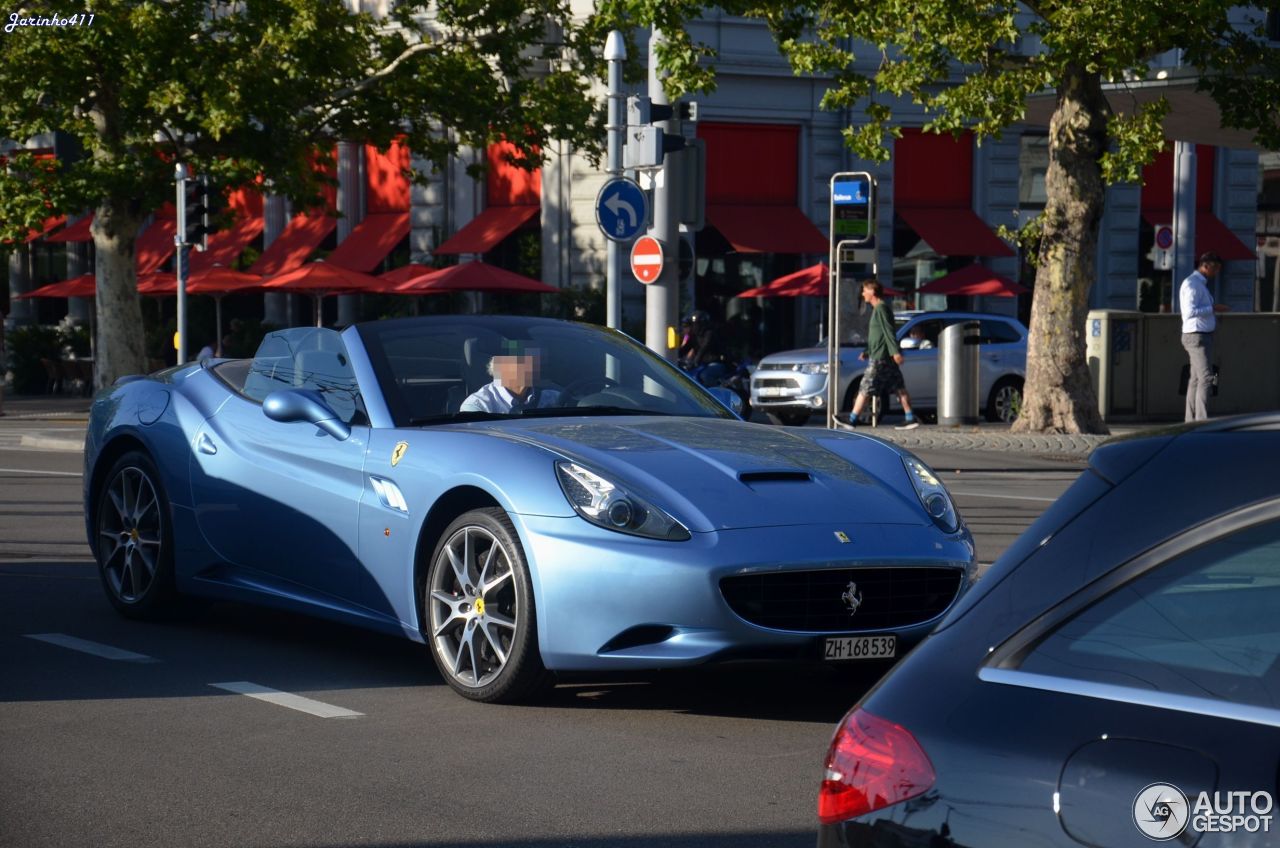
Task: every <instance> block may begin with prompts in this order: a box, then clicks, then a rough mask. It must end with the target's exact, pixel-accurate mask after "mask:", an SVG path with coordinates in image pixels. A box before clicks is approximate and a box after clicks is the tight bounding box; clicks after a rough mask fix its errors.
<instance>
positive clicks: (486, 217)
mask: <svg viewBox="0 0 1280 848" xmlns="http://www.w3.org/2000/svg"><path fill="white" fill-rule="evenodd" d="M541 208H542V207H540V206H533V205H520V206H490V207H489V208H488V209H486V210H484V211H483V212H481V213H480V214H479V215H477V216H476V217H474V218H472V219H471V223H469V224H467V225H466V226H465V227H463V228H462V229H460V230H458V231H457V232H456V233H454V234H453V236H451V237H450V238H449V239H448V240H446V241H445V243H444V244H442V245H440V246H439V247H437V248H436V249H435V251H434V252H435V253H488V252H489V251H490V250H493V248H494V247H495V246H496V245H497V244H498V242H500V241H502V240H503V239H504V238H506V237H507V236H509V235H511V234H512V233H514V232H515V231H516V230H518V229H520V227H521V226H523V225H524V223H525V222H526V221H528V220H530V219H531V218H533V217H534V216H535V215H537V214H538V212H539V210H540V209H541Z"/></svg>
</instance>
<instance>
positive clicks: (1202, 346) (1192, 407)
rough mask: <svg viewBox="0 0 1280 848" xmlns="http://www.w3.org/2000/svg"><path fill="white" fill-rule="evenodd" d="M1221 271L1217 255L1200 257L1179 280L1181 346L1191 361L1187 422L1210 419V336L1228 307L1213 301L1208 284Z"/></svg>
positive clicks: (1211, 376)
mask: <svg viewBox="0 0 1280 848" xmlns="http://www.w3.org/2000/svg"><path fill="white" fill-rule="evenodd" d="M1221 270H1222V257H1220V256H1218V254H1216V253H1205V254H1202V255H1201V256H1200V261H1199V263H1198V264H1197V266H1196V270H1194V271H1192V272H1191V274H1190V275H1189V276H1188V277H1187V278H1186V279H1185V280H1183V281H1182V286H1181V287H1180V288H1179V289H1178V309H1179V310H1180V311H1181V312H1182V346H1183V348H1185V349H1186V351H1187V357H1188V358H1189V359H1190V361H1191V377H1190V379H1189V380H1188V381H1187V407H1186V416H1185V419H1186V420H1187V421H1203V420H1204V419H1206V418H1208V417H1209V411H1208V405H1209V387H1210V386H1211V385H1212V383H1213V367H1212V362H1213V333H1214V331H1215V330H1216V329H1217V326H1218V318H1217V315H1216V314H1215V313H1218V312H1226V311H1228V310H1229V307H1227V306H1224V305H1223V304H1220V303H1214V302H1213V295H1212V294H1210V293H1209V281H1210V280H1212V279H1213V278H1214V277H1216V276H1218V272H1219V271H1221Z"/></svg>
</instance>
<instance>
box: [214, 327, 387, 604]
mask: <svg viewBox="0 0 1280 848" xmlns="http://www.w3.org/2000/svg"><path fill="white" fill-rule="evenodd" d="M289 389H310V390H313V391H316V392H319V393H320V394H321V396H322V397H323V398H324V399H325V400H326V402H327V403H328V404H329V405H330V406H331V407H333V409H334V410H335V412H337V413H338V416H339V417H340V418H342V419H343V420H344V421H345V422H346V423H348V424H349V425H351V435H350V437H349V438H347V439H344V440H339V439H337V438H335V437H334V436H332V435H330V434H328V433H326V432H325V431H323V430H321V429H320V428H319V427H317V426H315V425H314V424H310V423H307V422H290V423H284V422H279V421H273V420H272V419H270V418H268V417H267V416H266V414H265V413H264V412H263V410H262V401H263V400H264V399H265V398H266V397H267V395H269V394H270V393H271V392H274V391H279V390H289ZM368 443H369V428H368V426H367V423H366V418H365V416H364V413H363V407H362V403H361V400H360V395H359V390H358V387H357V385H356V380H355V375H354V372H353V371H352V369H351V366H350V364H349V360H348V359H347V355H346V348H345V345H344V344H343V341H342V338H341V336H340V335H339V334H338V333H336V332H335V331H333V330H326V329H318V328H313V327H312V328H293V329H290V330H282V331H279V332H276V333H272V334H270V335H269V336H267V337H266V338H265V339H264V340H263V342H262V345H261V346H260V347H259V349H258V353H257V355H256V356H255V357H254V359H253V362H252V364H251V365H250V369H249V374H248V377H247V378H246V380H245V383H244V386H243V388H242V389H241V391H240V393H239V394H238V395H237V396H233V397H231V398H230V399H228V401H227V402H226V403H225V404H223V405H222V407H221V408H220V409H219V410H218V411H217V413H216V414H214V415H213V416H211V417H210V418H209V419H208V420H207V421H205V423H204V425H203V427H202V428H201V430H200V431H199V433H198V434H197V436H196V441H195V449H194V450H193V452H192V466H193V467H192V474H191V481H192V482H191V486H192V501H193V503H194V504H195V511H196V520H197V522H198V523H199V526H200V529H201V531H202V532H203V534H204V536H205V538H206V539H207V540H208V542H209V544H210V545H211V546H212V547H213V548H214V550H216V551H217V552H218V553H219V554H220V556H221V557H222V558H223V559H225V560H226V561H227V562H228V563H231V564H233V565H235V566H240V567H243V568H247V569H253V570H254V571H255V572H258V573H259V575H260V578H259V579H262V578H265V579H266V580H267V581H269V582H270V583H272V586H273V588H274V589H276V590H278V591H285V592H289V591H292V590H293V588H294V587H303V588H305V589H308V590H311V591H314V592H321V593H324V594H327V595H333V596H337V597H342V598H349V597H350V596H351V593H352V591H353V589H354V587H355V586H356V585H357V580H356V574H357V569H358V567H359V550H358V544H357V538H358V536H357V530H358V522H359V510H360V500H361V495H362V493H363V490H364V480H363V468H364V463H365V453H366V448H367V446H368Z"/></svg>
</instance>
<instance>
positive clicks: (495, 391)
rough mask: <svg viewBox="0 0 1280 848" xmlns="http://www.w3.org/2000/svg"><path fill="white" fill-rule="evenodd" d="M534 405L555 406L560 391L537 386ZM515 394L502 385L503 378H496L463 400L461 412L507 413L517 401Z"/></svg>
mask: <svg viewBox="0 0 1280 848" xmlns="http://www.w3.org/2000/svg"><path fill="white" fill-rule="evenodd" d="M534 391H535V400H534V403H533V406H534V407H539V406H555V404H556V402H557V401H558V400H559V399H560V393H559V392H558V391H556V390H555V389H538V388H536V387H535V389H534ZM515 400H516V398H515V395H513V394H511V392H509V391H507V389H506V387H505V386H503V385H502V381H501V380H494V381H493V382H492V383H489V384H487V385H484V386H481V387H480V388H479V389H477V390H476V391H474V392H472V393H471V395H470V396H469V397H468V398H467V399H466V400H464V401H463V402H462V406H461V407H459V409H458V411H459V412H497V413H507V412H510V411H511V406H512V404H514V403H515Z"/></svg>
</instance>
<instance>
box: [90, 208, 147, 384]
mask: <svg viewBox="0 0 1280 848" xmlns="http://www.w3.org/2000/svg"><path fill="white" fill-rule="evenodd" d="M135 205H136V204H134V203H133V202H132V201H130V200H126V199H121V198H107V199H105V200H103V202H102V205H100V206H99V207H98V209H97V212H96V213H95V214H94V217H93V227H92V228H91V232H92V233H93V245H94V248H95V251H94V252H95V254H96V259H95V260H94V273H95V275H96V276H97V278H98V289H97V305H96V308H97V315H98V329H97V344H96V347H95V354H94V366H95V367H94V370H95V372H96V377H95V383H96V387H97V388H102V387H103V386H109V385H111V384H112V383H114V382H115V381H116V379H117V378H119V377H123V376H125V375H128V374H145V373H146V371H147V353H146V334H145V333H144V332H143V324H142V304H141V302H140V301H139V299H138V270H137V264H136V261H135V258H134V256H135V243H136V242H137V237H138V228H139V226H140V225H141V223H142V219H141V217H140V216H139V215H138V213H137V212H136V210H135V209H134V208H133V207H134V206H135Z"/></svg>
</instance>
